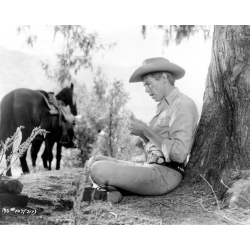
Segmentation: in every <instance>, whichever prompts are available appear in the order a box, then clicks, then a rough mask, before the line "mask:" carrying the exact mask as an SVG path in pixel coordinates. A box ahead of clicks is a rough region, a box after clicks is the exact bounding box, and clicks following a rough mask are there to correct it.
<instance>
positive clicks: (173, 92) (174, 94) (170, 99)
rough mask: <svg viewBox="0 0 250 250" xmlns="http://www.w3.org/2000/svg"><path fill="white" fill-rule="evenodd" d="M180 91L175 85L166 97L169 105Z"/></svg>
mask: <svg viewBox="0 0 250 250" xmlns="http://www.w3.org/2000/svg"><path fill="white" fill-rule="evenodd" d="M179 92H180V91H179V89H178V88H176V87H175V88H174V89H173V91H171V93H170V94H169V95H168V96H167V97H166V98H165V100H166V102H167V104H168V105H170V104H171V103H172V101H173V100H174V98H175V97H176V95H177V94H178V93H179Z"/></svg>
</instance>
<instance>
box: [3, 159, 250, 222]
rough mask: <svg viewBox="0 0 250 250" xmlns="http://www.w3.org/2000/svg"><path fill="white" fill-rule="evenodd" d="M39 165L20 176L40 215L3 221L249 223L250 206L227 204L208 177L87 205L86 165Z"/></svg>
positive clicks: (9, 218) (33, 207)
mask: <svg viewBox="0 0 250 250" xmlns="http://www.w3.org/2000/svg"><path fill="white" fill-rule="evenodd" d="M27 158H29V157H27ZM38 158H40V156H38ZM40 161H41V160H40ZM63 162H64V164H65V163H66V162H67V161H63ZM28 163H30V161H29V160H28ZM54 164H55V163H54ZM38 165H39V166H38V167H36V171H33V169H30V170H31V174H29V175H24V176H20V177H19V180H20V181H21V182H22V183H23V186H24V188H23V193H26V194H28V196H29V203H28V207H30V208H32V209H36V215H34V216H31V215H29V216H27V215H18V216H14V215H13V214H12V215H8V214H3V218H2V220H1V221H0V224H10V225H14V224H32V225H75V224H78V225H227V224H230V225H235V224H237V225H242V224H243V225H246V224H248V225H249V224H250V210H247V209H240V208H238V209H226V208H223V204H222V203H221V202H220V201H218V200H217V198H216V195H215V193H214V191H213V189H212V187H211V186H210V185H208V184H207V183H206V180H204V182H205V185H204V183H196V184H191V183H190V181H189V180H187V179H184V180H183V181H182V183H181V184H180V186H179V187H177V188H176V189H175V190H173V191H172V192H170V193H169V194H167V195H163V196H155V197H150V196H144V197H142V196H126V197H124V199H123V200H122V202H121V203H119V204H111V203H109V202H100V201H96V202H92V203H91V204H89V203H86V202H81V197H82V194H83V191H84V188H85V185H86V183H87V181H88V178H87V173H88V172H87V171H86V168H74V167H72V166H71V165H67V166H65V165H63V166H62V170H60V171H55V170H52V171H44V169H43V167H42V164H41V162H40V163H39V162H38ZM68 166H69V167H68ZM19 168H20V167H19V166H18V165H17V164H16V166H15V171H16V172H18V171H19V172H20V170H18V169H19Z"/></svg>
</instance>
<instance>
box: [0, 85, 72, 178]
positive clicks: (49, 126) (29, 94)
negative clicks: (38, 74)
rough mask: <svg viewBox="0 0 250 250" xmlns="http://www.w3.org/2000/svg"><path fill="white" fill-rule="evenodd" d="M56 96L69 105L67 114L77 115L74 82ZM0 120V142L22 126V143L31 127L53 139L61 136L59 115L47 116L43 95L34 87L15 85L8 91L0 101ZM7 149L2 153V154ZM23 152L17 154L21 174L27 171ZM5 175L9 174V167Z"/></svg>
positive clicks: (28, 134)
mask: <svg viewBox="0 0 250 250" xmlns="http://www.w3.org/2000/svg"><path fill="white" fill-rule="evenodd" d="M56 98H57V99H58V100H61V101H62V102H64V104H65V105H66V106H69V107H70V109H71V113H72V114H73V115H77V107H76V99H75V94H74V85H73V83H71V86H70V87H65V88H63V89H62V90H61V91H60V92H59V93H58V94H57V95H56ZM0 111H1V121H0V141H1V140H2V141H5V140H6V138H8V137H11V136H12V135H13V134H14V133H15V131H16V128H17V127H20V126H23V127H24V128H23V129H22V142H24V141H25V140H26V139H27V138H28V137H29V136H30V135H31V132H32V130H33V129H34V128H35V127H39V126H40V127H41V128H42V129H45V130H46V131H48V132H49V133H48V134H47V135H46V139H47V140H54V139H55V138H56V137H59V136H62V133H61V131H62V127H60V126H59V116H57V115H51V114H50V110H49V108H48V106H47V104H46V102H45V100H44V96H43V95H42V94H41V93H40V92H39V91H36V90H31V89H27V88H19V89H15V90H13V91H11V92H9V93H8V94H7V95H5V96H4V97H3V99H2V101H1V107H0ZM9 154H10V152H6V157H8V155H9ZM26 155H27V152H25V153H24V154H23V156H21V157H20V162H21V167H22V171H23V173H24V174H28V173H29V168H28V165H27V162H26ZM6 175H9V176H11V169H9V170H8V171H7V173H6Z"/></svg>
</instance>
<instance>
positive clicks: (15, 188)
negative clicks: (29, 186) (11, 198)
mask: <svg viewBox="0 0 250 250" xmlns="http://www.w3.org/2000/svg"><path fill="white" fill-rule="evenodd" d="M22 190H23V184H22V183H21V182H20V181H19V180H17V179H13V178H10V177H6V176H2V177H0V194H2V193H4V194H20V193H21V192H22Z"/></svg>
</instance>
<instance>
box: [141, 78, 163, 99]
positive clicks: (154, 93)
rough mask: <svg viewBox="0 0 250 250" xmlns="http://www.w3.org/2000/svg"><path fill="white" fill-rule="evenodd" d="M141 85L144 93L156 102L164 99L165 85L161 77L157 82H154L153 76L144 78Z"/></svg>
mask: <svg viewBox="0 0 250 250" xmlns="http://www.w3.org/2000/svg"><path fill="white" fill-rule="evenodd" d="M143 85H144V87H145V90H146V92H147V93H148V94H149V95H150V96H151V97H152V99H154V100H155V101H156V102H160V101H161V100H162V99H163V98H165V84H164V81H163V79H162V76H161V77H160V78H159V80H156V79H155V78H154V77H153V76H151V75H148V76H146V77H145V78H144V80H143Z"/></svg>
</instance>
